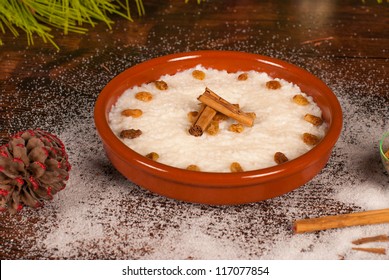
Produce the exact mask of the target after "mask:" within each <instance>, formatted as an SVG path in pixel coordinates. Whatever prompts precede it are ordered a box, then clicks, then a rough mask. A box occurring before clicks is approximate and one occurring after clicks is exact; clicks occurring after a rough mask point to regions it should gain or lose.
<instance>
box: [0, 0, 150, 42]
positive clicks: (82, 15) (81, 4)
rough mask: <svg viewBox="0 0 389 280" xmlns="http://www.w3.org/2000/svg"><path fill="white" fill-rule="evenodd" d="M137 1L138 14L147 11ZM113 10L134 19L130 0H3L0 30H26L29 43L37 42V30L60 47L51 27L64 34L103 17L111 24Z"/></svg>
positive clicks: (44, 38)
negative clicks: (61, 30)
mask: <svg viewBox="0 0 389 280" xmlns="http://www.w3.org/2000/svg"><path fill="white" fill-rule="evenodd" d="M134 1H135V2H136V5H137V9H138V14H139V15H144V14H145V10H144V7H143V3H142V0H134ZM114 14H116V15H119V16H121V17H123V18H126V19H128V20H130V21H132V18H131V16H130V5H129V0H98V1H97V0H2V1H1V2H0V30H1V32H2V33H5V32H6V30H7V29H8V30H9V31H10V32H11V33H12V34H13V35H14V36H15V37H17V36H19V32H18V30H19V29H20V30H22V31H24V32H25V33H26V36H27V42H28V44H29V45H32V44H33V43H34V41H33V37H34V34H36V35H38V36H39V37H41V38H42V40H43V41H44V42H45V43H46V42H50V43H51V44H53V45H54V46H55V47H56V48H57V49H59V47H58V45H57V44H56V43H55V42H54V36H53V35H52V34H51V31H52V28H58V29H63V31H64V34H65V35H66V34H68V33H69V32H73V33H80V34H84V33H86V32H87V31H88V28H86V27H84V26H85V25H86V24H88V25H90V26H92V27H94V26H95V25H96V23H97V22H100V21H101V22H104V23H105V24H106V25H107V26H108V27H109V28H111V26H112V24H113V21H112V20H111V18H110V16H112V15H114ZM2 44H3V42H2V40H1V38H0V45H2Z"/></svg>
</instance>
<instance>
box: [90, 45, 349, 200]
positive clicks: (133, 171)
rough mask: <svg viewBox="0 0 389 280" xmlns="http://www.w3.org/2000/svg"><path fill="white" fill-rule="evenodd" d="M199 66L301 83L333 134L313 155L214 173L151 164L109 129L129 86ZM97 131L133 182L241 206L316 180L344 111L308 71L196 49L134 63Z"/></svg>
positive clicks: (105, 102) (109, 93) (113, 89)
mask: <svg viewBox="0 0 389 280" xmlns="http://www.w3.org/2000/svg"><path fill="white" fill-rule="evenodd" d="M198 64H202V65H203V66H205V67H209V68H214V69H218V70H227V71H228V72H236V71H248V70H256V71H259V72H266V73H267V74H269V75H270V76H271V77H273V78H282V79H284V80H286V81H289V82H291V83H294V84H296V85H298V86H299V87H300V88H301V90H302V91H303V92H305V93H306V94H308V95H310V96H312V97H313V99H314V101H315V102H316V103H317V104H318V106H319V107H320V108H321V110H322V113H323V119H324V120H325V122H326V123H327V125H328V132H327V134H326V136H325V137H324V138H323V139H322V141H321V142H320V143H319V144H318V145H317V146H315V147H314V148H313V149H312V150H310V151H309V152H308V153H306V154H304V155H302V156H300V157H298V158H296V159H294V160H291V161H289V162H286V163H284V164H281V165H277V166H274V167H269V168H264V169H259V170H253V171H247V172H240V173H213V172H196V171H189V170H184V169H179V168H175V167H171V166H167V165H165V164H161V163H158V162H155V161H152V160H150V159H148V158H146V157H144V156H142V155H140V154H138V153H136V152H135V151H133V150H131V149H130V148H129V147H127V146H126V145H125V144H123V143H122V142H121V141H120V139H119V138H117V137H116V136H115V134H114V133H113V132H112V130H111V129H110V127H109V125H108V113H109V111H110V110H111V107H112V105H113V104H115V102H116V101H117V99H118V98H119V97H120V95H121V94H122V93H123V92H124V91H125V90H126V89H128V88H130V87H133V86H135V85H141V84H143V83H146V82H151V81H154V80H157V79H158V78H159V77H160V76H162V75H164V74H170V75H172V74H175V73H176V72H178V71H182V70H185V69H188V68H192V67H194V66H196V65H198ZM94 118H95V124H96V128H97V131H98V133H99V135H100V137H101V139H102V142H103V145H104V149H105V151H106V154H107V156H108V158H109V159H110V161H111V162H112V164H113V166H114V167H115V168H116V169H117V170H118V171H119V172H120V173H121V174H123V175H124V176H125V177H127V178H128V179H129V180H131V181H132V182H134V183H136V184H138V185H139V186H141V187H144V188H146V189H148V190H150V191H152V192H155V193H158V194H160V195H163V196H166V197H170V198H174V199H177V200H182V201H188V202H196V203H205V204H242V203H250V202H257V201H261V200H265V199H268V198H272V197H275V196H279V195H282V194H284V193H287V192H289V191H291V190H294V189H296V188H298V187H299V186H301V185H303V184H305V183H306V182H308V181H309V180H311V179H312V178H313V177H314V176H315V175H317V173H318V172H320V171H321V170H322V168H323V167H324V166H325V165H326V163H327V161H328V160H329V157H330V155H331V151H332V149H333V146H334V145H335V143H336V141H337V140H338V137H339V135H340V132H341V129H342V110H341V107H340V104H339V102H338V99H337V98H336V96H335V95H334V94H333V92H332V91H331V90H330V89H329V88H328V87H327V86H326V85H325V84H324V83H323V82H322V81H320V80H319V79H318V78H316V77H315V76H313V75H312V74H310V73H308V72H307V71H305V70H303V69H301V68H299V67H296V66H294V65H291V64H289V63H286V62H284V61H281V60H277V59H273V58H269V57H265V56H261V55H256V54H249V53H243V52H232V51H197V52H188V53H178V54H172V55H168V56H163V57H159V58H155V59H151V60H149V61H146V62H143V63H140V64H138V65H135V66H133V67H131V68H129V69H127V70H126V71H124V72H123V73H121V74H119V75H118V76H116V77H115V78H114V79H113V80H112V81H110V82H109V83H108V84H107V86H106V87H105V88H104V89H103V90H102V92H101V93H100V95H99V97H98V99H97V101H96V105H95V111H94Z"/></svg>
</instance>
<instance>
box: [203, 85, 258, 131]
mask: <svg viewBox="0 0 389 280" xmlns="http://www.w3.org/2000/svg"><path fill="white" fill-rule="evenodd" d="M197 99H198V100H200V101H201V102H202V103H204V104H205V105H208V106H209V107H211V108H213V109H215V110H216V111H218V112H220V113H222V114H224V115H226V116H228V117H230V118H233V119H235V120H236V121H238V122H240V123H242V124H244V125H247V126H253V124H254V118H253V117H252V116H250V115H249V114H247V113H245V112H243V111H241V110H240V109H239V108H238V107H237V106H235V105H233V104H231V103H229V102H228V101H226V100H224V99H223V98H221V97H220V96H219V95H217V94H216V93H214V92H213V91H212V90H210V89H209V88H205V91H204V93H203V94H202V95H200V96H199V97H198V98H197Z"/></svg>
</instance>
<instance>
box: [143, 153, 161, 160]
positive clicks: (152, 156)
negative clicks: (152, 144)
mask: <svg viewBox="0 0 389 280" xmlns="http://www.w3.org/2000/svg"><path fill="white" fill-rule="evenodd" d="M146 157H147V158H149V159H151V160H154V161H157V160H158V159H159V155H158V154H157V153H155V152H151V153H149V154H147V155H146Z"/></svg>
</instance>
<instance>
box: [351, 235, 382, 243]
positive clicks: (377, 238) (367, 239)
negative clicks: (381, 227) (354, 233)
mask: <svg viewBox="0 0 389 280" xmlns="http://www.w3.org/2000/svg"><path fill="white" fill-rule="evenodd" d="M369 242H389V236H388V235H385V234H383V235H376V236H370V237H364V238H359V239H356V240H354V241H352V242H351V243H353V244H355V245H361V244H365V243H369Z"/></svg>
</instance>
